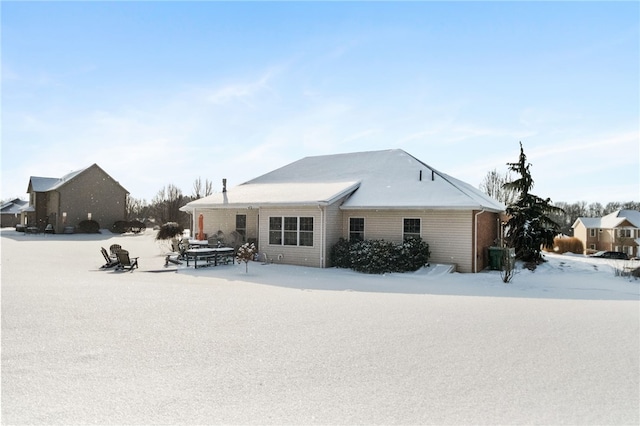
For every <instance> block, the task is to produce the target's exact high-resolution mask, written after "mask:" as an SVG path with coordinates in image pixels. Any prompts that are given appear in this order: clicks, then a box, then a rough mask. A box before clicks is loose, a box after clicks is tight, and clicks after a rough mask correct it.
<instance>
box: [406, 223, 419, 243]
mask: <svg viewBox="0 0 640 426" xmlns="http://www.w3.org/2000/svg"><path fill="white" fill-rule="evenodd" d="M403 225H404V227H403V232H402V237H403V239H405V240H407V239H409V238H420V219H404V224H403Z"/></svg>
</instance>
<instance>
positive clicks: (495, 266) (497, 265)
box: [489, 247, 504, 271]
mask: <svg viewBox="0 0 640 426" xmlns="http://www.w3.org/2000/svg"><path fill="white" fill-rule="evenodd" d="M503 255H504V249H503V248H502V247H489V268H490V269H492V270H494V271H501V270H502V256H503Z"/></svg>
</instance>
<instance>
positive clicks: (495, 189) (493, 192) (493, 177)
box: [480, 169, 518, 206]
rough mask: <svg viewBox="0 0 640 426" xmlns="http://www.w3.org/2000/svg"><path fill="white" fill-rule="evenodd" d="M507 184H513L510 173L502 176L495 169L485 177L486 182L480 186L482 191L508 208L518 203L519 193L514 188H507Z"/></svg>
mask: <svg viewBox="0 0 640 426" xmlns="http://www.w3.org/2000/svg"><path fill="white" fill-rule="evenodd" d="M507 182H511V174H510V173H509V172H506V173H505V174H504V175H501V174H500V173H498V171H497V170H496V169H493V170H491V171H490V172H488V173H487V175H486V176H485V177H484V181H482V183H481V184H480V190H481V191H483V192H484V193H485V194H487V195H489V196H490V197H492V198H493V199H495V200H498V201H500V202H501V203H503V204H504V205H507V206H508V205H510V204H513V203H514V202H515V201H516V199H517V198H518V191H517V190H516V189H514V188H509V187H506V188H505V183H507Z"/></svg>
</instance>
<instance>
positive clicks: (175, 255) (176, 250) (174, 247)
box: [164, 241, 184, 266]
mask: <svg viewBox="0 0 640 426" xmlns="http://www.w3.org/2000/svg"><path fill="white" fill-rule="evenodd" d="M183 253H184V252H183V250H182V246H181V244H180V242H179V241H171V253H167V256H166V257H165V259H164V266H169V263H173V264H174V265H182V262H180V260H181V259H184V258H183V256H182V255H183Z"/></svg>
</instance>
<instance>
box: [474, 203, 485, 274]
mask: <svg viewBox="0 0 640 426" xmlns="http://www.w3.org/2000/svg"><path fill="white" fill-rule="evenodd" d="M484 212H485V209H482V210H480V211H479V212H478V213H476V217H475V222H476V223H475V227H476V229H475V232H474V241H473V245H474V250H473V251H474V253H473V272H474V273H477V272H478V216H480V215H481V214H482V213H484Z"/></svg>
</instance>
